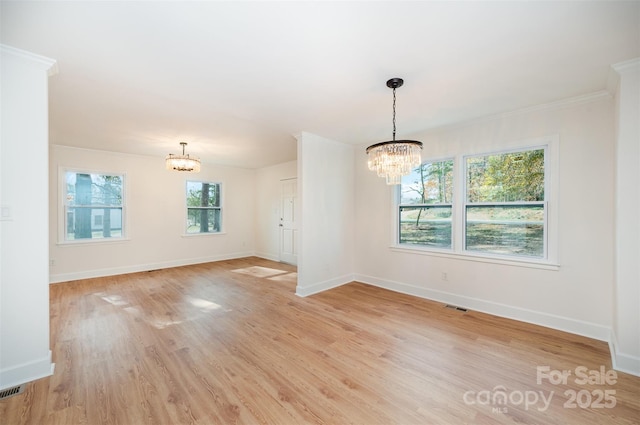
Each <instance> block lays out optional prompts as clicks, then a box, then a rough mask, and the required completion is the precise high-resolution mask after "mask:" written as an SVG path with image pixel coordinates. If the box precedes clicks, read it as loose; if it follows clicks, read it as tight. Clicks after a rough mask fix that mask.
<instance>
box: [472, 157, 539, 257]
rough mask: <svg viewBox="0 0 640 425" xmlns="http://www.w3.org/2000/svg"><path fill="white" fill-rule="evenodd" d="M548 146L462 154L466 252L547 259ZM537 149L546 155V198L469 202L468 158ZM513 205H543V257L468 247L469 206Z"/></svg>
mask: <svg viewBox="0 0 640 425" xmlns="http://www.w3.org/2000/svg"><path fill="white" fill-rule="evenodd" d="M547 148H548V146H547V145H541V146H529V147H521V148H514V149H503V150H496V151H489V152H483V153H476V154H467V155H463V156H462V164H463V173H464V181H463V182H462V184H463V188H464V196H463V197H462V202H461V204H462V212H461V215H462V227H461V231H462V247H461V249H462V250H463V251H464V252H465V253H469V254H478V253H481V254H482V255H483V256H496V257H499V258H502V257H504V258H509V259H512V258H518V259H525V260H538V261H540V260H542V261H544V260H547V251H548V250H547V247H548V233H549V232H548V215H547V211H548V207H549V205H548V201H547V196H548V195H547V193H548V192H547V189H548V187H547V174H548V167H547V158H548V155H547V150H548V149H547ZM535 150H543V155H544V176H545V179H544V199H543V200H542V201H514V202H469V185H468V183H467V176H468V168H467V165H468V161H467V159H468V158H477V157H483V156H484V157H486V156H492V155H507V154H510V153H517V152H528V151H535ZM513 205H531V206H537V205H541V206H542V207H543V226H542V231H543V234H542V257H534V256H527V255H510V254H500V253H496V252H485V251H478V250H470V249H468V248H467V227H468V225H467V224H468V223H467V208H468V207H469V206H471V207H472V208H473V207H494V206H513Z"/></svg>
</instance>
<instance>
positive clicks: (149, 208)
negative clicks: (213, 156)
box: [49, 146, 256, 282]
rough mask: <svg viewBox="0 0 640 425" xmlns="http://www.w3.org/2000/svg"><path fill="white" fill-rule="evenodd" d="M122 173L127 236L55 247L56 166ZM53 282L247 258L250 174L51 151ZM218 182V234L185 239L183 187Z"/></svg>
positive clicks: (252, 200)
mask: <svg viewBox="0 0 640 425" xmlns="http://www.w3.org/2000/svg"><path fill="white" fill-rule="evenodd" d="M64 167H69V168H74V169H80V170H90V171H101V172H113V173H125V174H126V177H125V179H126V183H125V184H126V186H125V197H126V215H127V219H126V226H127V230H126V233H127V235H126V238H127V240H125V241H122V242H113V243H101V242H93V243H78V244H63V243H59V242H60V241H61V239H62V238H63V235H61V234H60V233H61V231H60V229H59V221H58V220H59V212H60V208H59V207H60V202H61V194H60V193H59V192H60V187H59V180H58V173H59V172H60V169H61V168H64ZM49 180H50V181H49V200H50V210H51V214H50V222H49V226H50V229H51V234H50V255H51V260H53V261H54V266H52V267H51V281H52V282H61V281H67V280H74V279H83V278H88V277H96V276H106V275H113V274H119V273H129V272H136V271H144V270H153V269H158V268H165V267H173V266H179V265H185V264H195V263H202V262H208V261H217V260H223V259H229V258H238V257H245V256H248V255H252V254H253V252H254V235H255V227H254V226H255V219H254V214H255V206H256V202H255V171H254V170H247V169H241V168H232V167H223V166H214V165H210V164H202V171H201V172H200V173H197V174H195V173H180V172H175V171H169V170H166V169H165V167H164V158H156V157H146V156H139V155H128V154H120V153H111V152H104V151H94V150H87V149H77V148H71V147H64V146H51V153H50V172H49ZM186 180H202V181H211V182H221V183H222V226H223V233H222V234H210V235H196V236H185V226H184V225H185V222H186V219H185V216H186V211H185V184H186V183H185V182H186Z"/></svg>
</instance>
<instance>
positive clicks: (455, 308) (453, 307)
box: [444, 304, 467, 313]
mask: <svg viewBox="0 0 640 425" xmlns="http://www.w3.org/2000/svg"><path fill="white" fill-rule="evenodd" d="M444 307H445V308H450V309H451V310H458V311H461V312H463V313H466V312H467V309H466V308H462V307H458V306H457V305H451V304H447V305H445V306H444Z"/></svg>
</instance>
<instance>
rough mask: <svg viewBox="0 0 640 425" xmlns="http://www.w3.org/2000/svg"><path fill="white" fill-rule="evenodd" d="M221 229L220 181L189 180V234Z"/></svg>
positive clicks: (217, 231) (214, 231)
mask: <svg viewBox="0 0 640 425" xmlns="http://www.w3.org/2000/svg"><path fill="white" fill-rule="evenodd" d="M220 231H221V203H220V183H208V182H195V181H188V182H187V234H196V233H220Z"/></svg>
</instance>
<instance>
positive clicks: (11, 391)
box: [0, 384, 26, 400]
mask: <svg viewBox="0 0 640 425" xmlns="http://www.w3.org/2000/svg"><path fill="white" fill-rule="evenodd" d="M25 387H26V384H22V385H18V386H17V387H12V388H7V389H6V390H2V391H0V400H4V399H5V398H9V397H11V396H14V395H18V394H22V392H23V391H24V388H25Z"/></svg>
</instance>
